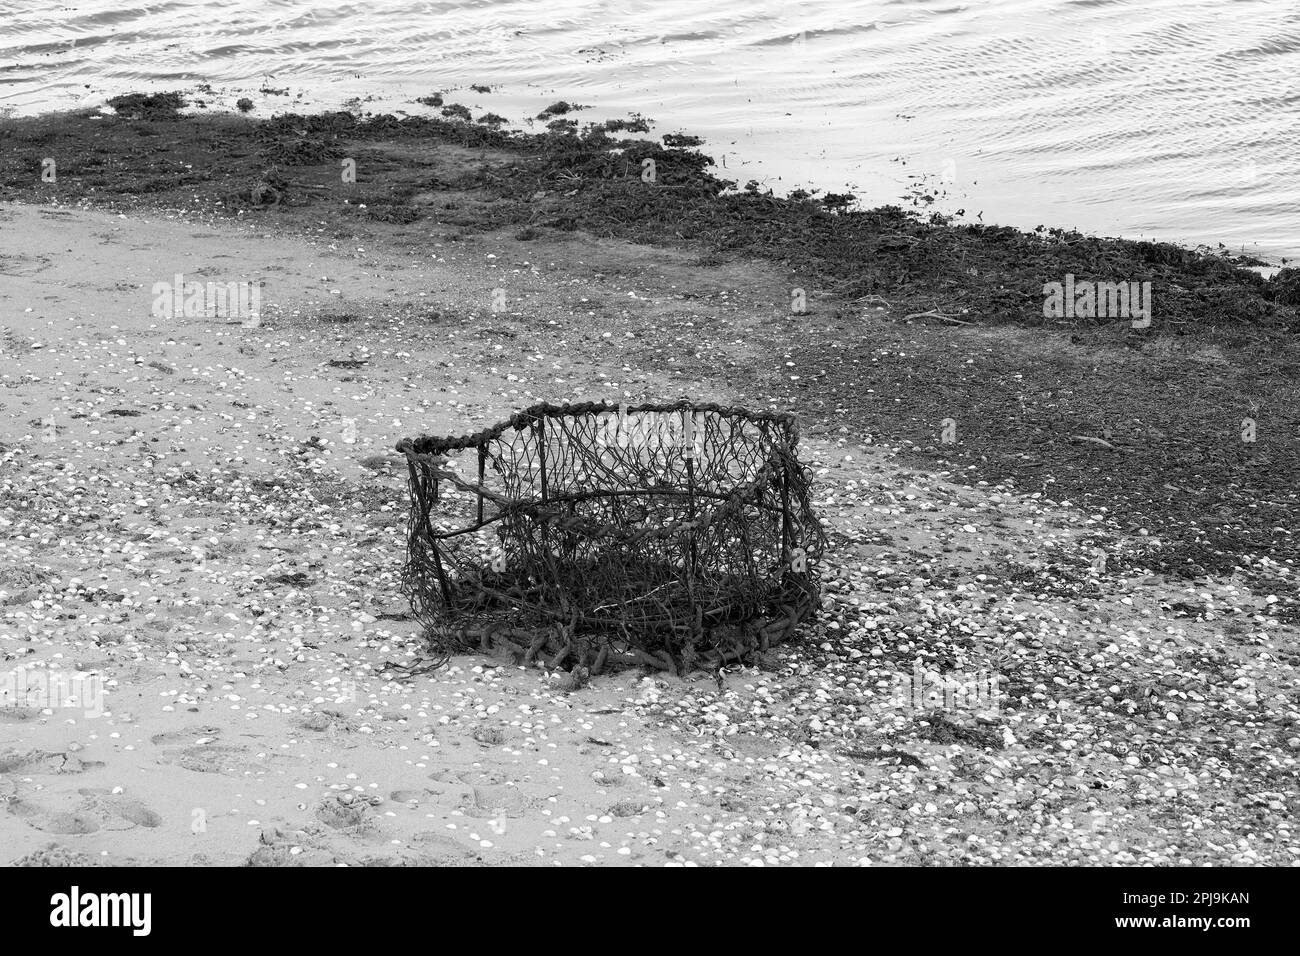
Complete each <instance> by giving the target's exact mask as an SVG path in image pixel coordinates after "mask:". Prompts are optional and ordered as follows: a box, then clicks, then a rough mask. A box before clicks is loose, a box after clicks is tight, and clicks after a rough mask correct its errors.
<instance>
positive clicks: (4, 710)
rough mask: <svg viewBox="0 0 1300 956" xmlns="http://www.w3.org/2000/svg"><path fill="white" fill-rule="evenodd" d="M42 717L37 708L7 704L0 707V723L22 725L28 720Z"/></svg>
mask: <svg viewBox="0 0 1300 956" xmlns="http://www.w3.org/2000/svg"><path fill="white" fill-rule="evenodd" d="M40 715H41V712H40V709H39V708H36V707H23V706H22V705H21V704H7V705H5V706H4V707H0V723H4V724H20V723H22V722H23V721H26V720H35V719H36V718H37V717H39V716H40Z"/></svg>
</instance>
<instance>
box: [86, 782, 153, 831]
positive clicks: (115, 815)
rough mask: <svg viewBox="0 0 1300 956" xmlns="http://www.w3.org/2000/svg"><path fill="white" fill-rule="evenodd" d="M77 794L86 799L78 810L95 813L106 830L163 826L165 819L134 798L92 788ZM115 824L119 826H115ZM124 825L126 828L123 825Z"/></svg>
mask: <svg viewBox="0 0 1300 956" xmlns="http://www.w3.org/2000/svg"><path fill="white" fill-rule="evenodd" d="M77 793H79V794H81V795H82V796H83V797H85V798H86V800H85V802H84V803H83V804H82V805H81V806H80V807H79V808H78V810H79V811H80V812H82V813H86V814H89V813H95V815H97V816H99V817H100V818H101V819H102V820H103V821H104V826H105V828H106V829H110V830H124V829H129V828H130V827H133V826H135V827H147V828H149V829H153V828H155V827H160V826H162V823H163V818H162V817H161V816H160V815H158V814H157V813H155V812H154V811H153V810H151V809H150V808H149V807H148V806H147V805H145V804H144V803H142V802H141V801H139V800H136V799H134V798H133V797H128V796H125V795H123V794H117V793H112V792H111V791H108V790H92V789H90V788H82V789H81V790H78V791H77ZM114 823H117V824H118V825H116V826H114V825H113V824H114ZM123 823H125V826H123V825H121V824H123Z"/></svg>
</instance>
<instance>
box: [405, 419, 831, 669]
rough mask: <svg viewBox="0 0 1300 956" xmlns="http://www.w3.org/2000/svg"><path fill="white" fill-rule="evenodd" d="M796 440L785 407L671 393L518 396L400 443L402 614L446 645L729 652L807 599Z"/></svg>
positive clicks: (694, 661) (810, 599) (575, 655)
mask: <svg viewBox="0 0 1300 956" xmlns="http://www.w3.org/2000/svg"><path fill="white" fill-rule="evenodd" d="M797 443H798V435H797V432H796V429H795V424H794V419H793V417H792V416H790V415H785V414H775V413H772V414H767V413H755V412H749V411H746V410H744V409H741V408H726V407H722V406H718V405H709V404H692V403H689V402H678V403H674V404H658V405H657V404H642V405H635V406H631V407H629V406H627V405H622V406H612V405H607V404H603V403H584V404H574V405H562V406H556V405H545V404H543V405H535V406H533V407H531V408H528V409H525V410H523V411H521V412H518V413H517V414H515V415H514V416H512V417H511V418H510V419H508V420H507V421H505V422H502V423H501V424H499V425H496V426H494V427H492V428H488V429H485V430H483V431H481V432H478V433H477V434H473V435H467V436H464V437H458V438H452V437H448V438H433V437H423V438H416V439H408V440H405V441H402V442H401V443H399V444H398V446H397V449H398V451H401V452H403V453H404V454H405V455H406V460H407V465H408V467H409V471H410V490H411V516H410V529H409V538H408V554H407V563H406V567H405V569H404V582H403V583H404V587H405V589H406V591H407V593H408V595H409V597H410V599H411V605H412V609H413V610H414V612H415V614H416V616H417V618H418V619H419V620H420V621H421V622H422V623H424V624H425V625H426V627H427V628H428V630H429V633H430V635H431V637H432V639H433V640H434V641H435V642H436V643H437V644H438V645H439V649H440V650H442V651H444V652H448V653H449V652H451V651H453V650H458V649H465V648H468V647H472V646H474V645H478V646H480V647H482V648H483V649H484V650H488V649H491V648H492V646H493V645H494V644H501V643H502V642H505V645H506V647H507V648H508V649H511V650H514V651H515V652H516V653H517V654H520V655H522V658H521V659H528V660H532V659H535V658H537V657H538V655H541V654H543V653H544V654H546V655H547V659H548V660H549V662H550V663H551V664H552V665H554V666H561V665H569V664H572V665H573V666H590V667H591V668H592V669H593V670H595V671H599V670H600V669H601V668H602V667H604V666H606V665H607V664H609V663H611V662H613V661H617V660H627V661H634V662H640V663H645V664H650V665H652V666H655V667H658V668H661V669H668V670H675V671H684V670H690V669H692V668H694V667H709V666H718V665H719V664H722V663H725V662H727V661H731V660H739V659H743V658H745V657H747V656H748V655H749V654H750V653H752V652H754V651H757V650H763V649H766V648H767V647H768V646H769V645H771V644H775V643H777V642H779V641H781V640H784V639H785V638H787V637H788V636H789V635H790V634H791V633H792V632H793V631H794V630H795V628H796V627H797V626H798V625H799V623H800V622H801V621H803V620H804V619H805V618H807V617H808V616H809V615H810V614H811V613H812V612H813V611H814V610H815V608H816V606H817V599H818V592H819V587H818V578H817V568H818V562H819V560H820V558H821V555H822V550H823V546H824V543H825V537H824V535H823V533H822V529H821V526H820V524H819V522H818V520H817V517H816V515H815V514H814V513H813V509H812V504H811V501H810V489H809V484H810V475H809V472H808V471H807V469H805V468H804V467H803V466H801V465H800V463H799V461H798V458H797V455H796V447H797Z"/></svg>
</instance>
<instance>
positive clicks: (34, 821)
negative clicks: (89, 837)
mask: <svg viewBox="0 0 1300 956" xmlns="http://www.w3.org/2000/svg"><path fill="white" fill-rule="evenodd" d="M8 810H9V812H10V813H12V814H13V815H14V816H15V817H17V818H18V819H19V820H22V821H23V822H24V823H26V824H27V825H28V826H30V827H34V828H35V829H37V830H43V831H45V832H46V833H64V834H71V833H94V832H96V831H97V830H98V829H99V823H98V821H96V820H95V818H94V817H92V816H90V815H88V814H83V813H67V812H62V811H57V810H46V809H45V808H44V807H41V806H38V805H37V804H34V803H32V802H31V801H29V800H23V799H14V800H10V801H9V803H8Z"/></svg>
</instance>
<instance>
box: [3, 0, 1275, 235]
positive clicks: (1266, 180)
mask: <svg viewBox="0 0 1300 956" xmlns="http://www.w3.org/2000/svg"><path fill="white" fill-rule="evenodd" d="M200 82H207V83H210V84H211V85H212V87H213V88H214V90H215V95H211V96H208V97H207V99H208V100H209V104H210V105H211V106H214V107H216V106H221V107H229V106H231V105H232V104H233V102H234V100H235V99H236V98H237V97H239V96H242V95H249V96H251V97H252V98H253V99H254V100H255V101H256V102H257V103H258V108H259V112H271V111H277V110H284V109H290V108H294V109H299V110H302V109H317V108H323V107H338V106H342V105H344V104H347V103H348V102H349V101H352V100H353V99H354V98H360V99H361V100H362V101H363V103H364V106H365V108H367V109H370V110H375V111H379V110H384V111H397V110H405V111H408V112H426V111H427V110H426V109H425V108H424V107H421V106H419V105H417V104H415V103H414V102H413V100H414V98H415V97H417V96H422V95H427V94H429V93H431V92H434V91H438V90H449V91H452V94H451V95H450V96H448V100H449V101H459V102H464V103H466V104H467V105H469V106H470V107H471V108H472V109H473V110H474V111H475V115H479V113H481V112H486V111H488V110H491V111H493V112H496V113H500V114H502V115H505V116H507V117H510V118H511V119H512V120H516V121H518V122H520V123H523V122H524V121H525V119H526V117H529V116H533V115H535V114H536V113H537V112H538V110H539V109H541V107H543V106H545V105H546V104H547V103H549V102H551V101H553V100H554V99H556V98H560V97H562V98H565V99H569V100H574V101H577V102H580V103H584V104H589V105H590V106H592V107H593V108H592V109H591V110H589V111H587V112H586V113H583V114H579V115H580V116H583V117H586V118H592V119H603V118H608V117H611V116H623V115H626V114H627V113H629V112H640V113H643V114H645V115H646V116H647V117H649V118H650V119H652V120H654V121H655V123H656V126H655V132H656V133H664V132H670V131H675V130H688V131H690V132H693V133H695V134H697V135H701V136H703V137H705V140H706V145H705V147H704V149H705V150H706V151H707V152H709V153H710V154H711V155H713V156H714V157H715V158H716V159H717V160H718V162H719V164H723V163H725V170H723V171H722V172H723V174H724V175H726V176H727V177H728V178H732V179H737V180H739V181H741V182H744V181H746V180H748V179H751V178H753V179H758V180H759V181H760V182H764V183H766V184H768V185H770V186H772V187H773V188H776V189H777V190H778V191H779V190H783V189H789V188H794V187H795V186H812V187H820V188H822V189H827V190H837V191H842V190H843V189H844V188H845V187H849V188H850V189H852V190H853V191H855V192H858V193H859V194H860V195H862V196H863V197H864V198H865V199H867V200H868V201H870V202H873V203H879V202H892V201H897V200H899V199H900V198H901V197H903V196H904V195H905V194H906V193H908V191H909V190H910V189H911V187H912V186H914V185H915V184H916V183H918V182H925V183H926V184H928V185H931V186H937V187H939V188H940V189H941V190H943V191H945V192H946V193H947V197H946V199H944V200H942V202H944V203H946V208H948V209H950V210H953V209H958V208H963V209H965V210H966V212H967V215H969V216H970V217H971V218H974V217H975V216H976V215H978V214H981V213H982V215H983V220H984V221H985V222H1004V223H1011V224H1014V225H1019V226H1034V225H1037V224H1039V223H1042V224H1045V225H1064V226H1076V227H1078V228H1081V229H1084V230H1088V231H1095V232H1099V233H1102V234H1106V235H1125V236H1132V237H1140V236H1146V237H1154V238H1161V239H1173V240H1177V241H1183V242H1205V243H1211V244H1212V243H1215V242H1219V241H1222V242H1224V243H1226V244H1228V245H1229V246H1231V247H1233V248H1234V249H1238V248H1242V247H1244V248H1245V249H1246V250H1247V251H1253V252H1256V253H1260V254H1264V255H1272V256H1277V255H1286V256H1297V255H1300V115H1298V114H1300V4H1297V3H1295V2H1291V0H972V2H969V3H965V4H963V3H959V2H956V0H808V2H804V3H798V2H794V0H654V2H647V0H621V2H595V0H554V2H552V0H532V2H518V0H474V2H463V0H445V2H432V3H431V2H427V0H373V2H368V3H364V4H363V3H320V4H317V5H313V4H309V3H306V2H300V0H168V2H161V3H149V4H144V3H132V2H131V0H83V2H79V3H76V4H75V5H67V6H58V7H55V6H54V5H53V4H49V3H45V2H36V0H18V2H15V0H0V110H6V111H12V112H14V113H18V114H27V113H34V112H40V111H43V110H47V109H53V108H66V107H71V106H79V105H85V104H99V103H102V101H103V98H104V96H105V95H111V94H114V93H120V92H124V91H130V90H138V89H176V88H185V87H193V85H195V84H197V83H200ZM470 84H486V85H489V86H490V87H491V90H492V91H491V92H490V93H477V92H474V91H472V90H470V89H469V88H468V87H469V85H470ZM263 88H266V89H276V90H280V89H284V90H287V91H288V94H287V95H283V96H277V95H271V94H268V93H259V92H258V91H259V90H260V89H263ZM916 176H920V177H924V179H923V180H917V179H913V178H912V177H916Z"/></svg>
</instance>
